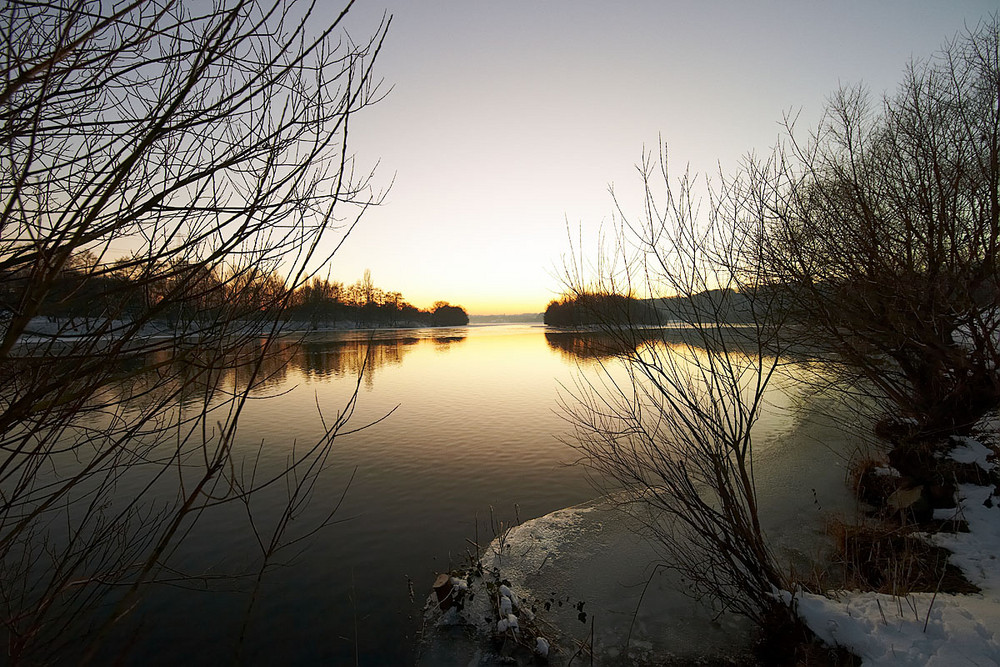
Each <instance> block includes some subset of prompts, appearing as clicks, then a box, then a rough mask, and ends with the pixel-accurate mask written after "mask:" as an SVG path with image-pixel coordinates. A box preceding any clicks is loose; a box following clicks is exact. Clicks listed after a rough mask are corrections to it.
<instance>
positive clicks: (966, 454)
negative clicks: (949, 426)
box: [948, 436, 994, 472]
mask: <svg viewBox="0 0 1000 667" xmlns="http://www.w3.org/2000/svg"><path fill="white" fill-rule="evenodd" d="M951 439H952V441H954V442H957V443H958V446H957V447H955V448H954V449H953V450H951V452H950V453H949V454H948V456H949V458H951V459H952V460H953V461H958V462H959V463H975V464H976V465H978V466H979V467H980V468H982V469H983V470H985V471H986V472H989V471H990V470H992V469H993V467H994V464H993V463H991V462H990V461H988V460H987V458H988V457H990V456H992V454H993V451H992V450H991V449H990V448H989V447H986V446H985V445H983V444H982V443H980V442H979V441H977V440H974V439H973V438H968V437H965V436H952V438H951Z"/></svg>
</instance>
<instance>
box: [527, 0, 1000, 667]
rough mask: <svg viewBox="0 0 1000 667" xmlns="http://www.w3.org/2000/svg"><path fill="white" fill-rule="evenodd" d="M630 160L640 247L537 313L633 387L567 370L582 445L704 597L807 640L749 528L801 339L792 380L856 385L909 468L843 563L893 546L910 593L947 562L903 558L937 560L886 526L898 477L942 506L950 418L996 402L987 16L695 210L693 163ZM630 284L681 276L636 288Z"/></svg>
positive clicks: (795, 656)
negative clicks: (679, 166)
mask: <svg viewBox="0 0 1000 667" xmlns="http://www.w3.org/2000/svg"><path fill="white" fill-rule="evenodd" d="M657 167H658V169H657ZM642 173H643V174H644V185H645V192H646V197H647V199H646V201H645V202H644V205H643V206H642V209H641V210H642V211H643V213H642V214H641V215H640V216H639V217H638V218H633V217H632V216H630V215H629V212H628V210H626V209H625V207H623V206H622V205H621V204H620V203H618V202H616V205H617V213H618V217H619V219H620V221H621V224H620V225H619V227H618V229H619V230H621V233H622V235H623V237H622V238H617V239H615V240H614V243H613V247H614V248H623V247H628V248H639V249H640V250H641V251H642V253H641V256H640V257H638V258H637V259H635V261H634V262H633V263H632V264H629V265H627V266H624V267H623V266H622V265H621V261H620V257H619V262H617V263H616V262H615V261H614V259H613V258H614V257H615V252H614V251H613V250H612V251H610V252H609V253H608V254H607V255H605V256H604V258H603V260H604V261H597V262H593V263H592V265H593V266H605V267H608V270H607V272H606V273H603V274H599V275H589V274H588V275H585V274H584V269H583V267H582V266H574V265H570V266H568V267H567V270H566V296H565V297H564V298H562V299H561V300H559V301H555V302H553V303H551V304H550V305H549V308H548V310H547V311H546V320H545V321H546V323H547V324H552V325H556V326H587V327H589V328H591V329H597V330H599V331H600V332H601V334H602V336H603V337H604V338H605V339H609V338H610V339H613V340H614V341H616V342H614V343H613V344H605V345H603V347H602V353H604V354H607V353H608V351H610V353H611V354H613V355H614V356H616V357H617V358H618V359H619V360H620V362H621V363H622V364H623V365H624V366H625V367H626V368H627V370H628V371H629V375H628V378H629V379H630V380H631V384H632V386H631V387H628V386H625V387H622V386H621V385H620V384H616V380H615V379H613V378H609V379H606V380H605V381H604V382H600V381H595V382H592V383H589V384H587V383H584V384H583V386H581V387H580V388H579V389H578V390H577V391H576V396H575V398H576V401H575V402H571V403H570V404H569V405H570V407H569V410H570V416H571V418H572V419H573V420H574V422H575V424H576V434H575V439H574V444H575V446H576V447H577V449H578V450H579V451H580V453H581V455H582V456H583V459H584V461H585V462H586V463H587V464H588V465H589V466H591V467H592V468H593V469H595V470H597V471H599V472H600V474H601V476H602V478H603V479H605V480H607V482H608V485H609V487H610V488H611V489H615V490H619V491H620V490H621V489H624V490H625V493H624V497H625V499H626V507H630V506H631V507H635V506H643V507H652V508H653V509H654V510H655V511H656V512H657V513H658V514H657V516H658V517H659V518H658V519H657V520H656V521H655V522H654V523H653V525H651V526H650V527H651V529H652V534H653V535H655V536H656V539H657V540H658V542H659V543H660V544H661V546H662V548H663V550H664V552H665V553H666V554H667V555H668V558H667V563H669V565H670V566H671V567H675V568H677V569H679V570H680V571H681V572H682V573H683V575H684V576H685V579H686V580H688V581H690V583H691V591H692V593H693V594H694V595H696V596H698V597H700V598H702V599H705V600H707V601H708V602H710V603H712V604H714V605H715V606H716V607H717V608H718V609H720V610H722V609H725V610H728V611H735V612H737V613H739V614H742V615H744V616H746V617H748V618H750V619H752V620H753V621H754V622H755V623H757V624H758V626H759V627H760V628H762V630H763V631H764V633H765V636H767V635H770V636H771V637H772V641H770V642H766V643H765V644H763V645H762V646H765V647H767V651H768V653H767V654H766V657H765V660H767V661H768V662H772V661H789V662H794V661H796V660H809V659H810V658H809V656H810V655H813V654H811V653H809V650H808V649H807V648H805V646H806V645H808V644H809V641H808V638H809V636H810V633H809V632H808V630H807V629H806V628H804V626H803V625H802V624H801V622H800V621H799V620H798V618H797V617H796V615H795V613H794V611H793V609H791V608H789V607H786V606H785V605H783V604H781V603H779V602H778V601H777V600H776V599H775V597H773V596H772V591H774V590H785V591H792V590H795V587H796V585H797V584H799V583H801V582H797V581H796V580H795V578H794V577H793V576H792V575H791V574H790V571H789V569H788V568H787V567H786V566H785V565H784V564H783V563H781V562H780V561H779V559H778V558H777V557H776V555H775V554H774V553H773V552H772V550H771V548H770V545H769V544H768V541H767V539H766V536H765V535H764V534H763V532H762V530H761V527H760V520H759V509H758V504H757V496H756V491H755V487H754V476H753V461H754V455H753V438H752V427H753V424H754V423H755V421H756V419H757V417H758V416H759V414H760V409H761V407H762V402H763V400H764V393H765V390H766V388H767V386H768V383H769V382H771V381H772V379H773V378H774V377H776V376H778V375H780V374H782V373H783V372H784V366H783V364H782V362H781V359H782V358H783V357H784V356H785V355H786V354H788V353H789V352H790V351H793V350H794V351H795V352H796V355H797V359H796V360H797V361H798V362H799V363H798V364H797V365H796V367H795V376H794V377H793V378H791V379H793V380H794V381H795V382H797V383H799V385H800V386H804V387H805V388H807V389H808V390H810V391H815V392H821V393H824V394H826V395H828V396H831V397H834V398H837V399H839V400H840V401H841V402H843V403H844V404H846V405H850V406H853V407H854V408H855V409H856V410H857V415H858V418H859V422H861V423H867V424H868V425H869V432H870V433H871V434H872V437H871V438H870V440H871V441H872V442H873V443H874V442H875V438H874V432H875V431H876V430H877V431H878V432H879V433H880V435H882V436H883V437H884V438H886V439H885V440H883V443H884V444H883V447H884V448H887V449H888V452H887V457H888V461H889V462H891V463H892V465H893V466H894V468H895V469H896V470H898V471H900V472H901V476H900V480H902V481H897V482H893V484H894V485H893V486H891V487H889V488H888V489H887V490H886V489H883V490H882V491H881V492H876V491H872V489H871V486H872V484H871V480H866V481H865V482H864V483H863V484H861V486H860V487H859V488H863V489H864V493H866V494H868V493H871V494H874V495H875V496H879V495H881V498H882V501H881V505H883V506H884V505H885V504H886V502H887V497H889V496H892V494H893V493H895V492H896V491H900V494H897V495H896V496H893V501H892V503H890V504H891V505H893V507H894V508H895V509H896V510H897V511H896V512H895V514H894V515H893V518H892V520H893V521H896V522H897V524H895V526H894V527H893V526H892V525H890V527H889V528H887V530H886V531H885V533H886V534H889V533H892V534H894V535H895V537H894V538H893V539H877V540H875V541H872V539H870V538H871V536H870V535H869V536H862V535H860V534H859V533H858V532H857V531H854V530H852V529H845V531H844V537H843V539H842V540H841V543H842V546H844V553H845V554H848V555H845V556H844V557H843V560H844V562H845V563H847V562H849V561H852V560H853V561H857V560H858V559H857V554H859V553H867V554H869V556H870V558H869V560H870V561H871V563H870V564H869V565H870V567H869V566H868V565H866V566H865V567H867V568H868V570H867V572H860V570H859V571H857V572H855V574H854V575H852V577H854V580H855V581H857V582H859V583H860V584H861V585H870V586H872V587H873V588H876V589H879V590H882V589H884V587H885V583H884V581H883V580H882V579H880V577H881V576H882V575H879V574H877V572H876V571H877V570H878V569H879V567H883V566H884V565H885V564H889V566H891V567H895V568H896V571H895V572H896V574H895V575H894V576H895V579H894V580H893V581H894V585H897V586H898V589H899V590H903V589H906V590H927V588H926V586H928V585H929V582H931V581H932V580H933V581H934V582H935V583H936V584H937V585H940V582H943V581H945V580H947V576H948V575H947V572H946V570H944V569H941V568H939V569H932V570H930V571H929V572H928V571H927V570H925V569H922V568H917V567H909V565H912V564H914V563H918V562H920V563H925V562H927V561H934V562H936V563H942V564H943V563H944V559H943V556H942V554H940V553H938V552H937V551H936V550H930V551H928V550H926V549H924V550H923V551H917V550H916V549H915V548H913V546H912V544H913V543H912V540H910V539H909V538H908V537H906V535H908V534H909V533H908V531H907V530H903V531H902V532H900V531H899V530H895V529H899V528H900V524H898V521H900V520H901V519H900V513H899V511H898V509H899V506H900V503H901V500H900V498H901V497H902V495H904V492H905V493H908V494H909V495H908V496H906V497H908V498H910V499H911V500H912V501H913V502H912V503H909V504H907V505H906V510H905V511H904V512H903V513H902V515H903V517H904V519H905V520H906V521H908V522H909V523H907V524H906V525H908V526H911V527H912V526H918V527H920V528H921V529H926V528H928V527H929V524H928V523H927V521H926V519H927V516H928V512H929V511H930V509H932V508H934V507H941V506H942V504H945V505H944V506H947V503H951V504H952V505H951V506H954V502H955V500H954V488H955V487H954V484H955V481H954V480H956V479H957V480H963V479H968V477H967V475H966V473H967V472H968V471H964V472H962V471H958V470H955V469H953V468H954V467H953V466H951V467H949V466H948V465H945V464H943V463H942V457H943V456H944V454H945V453H946V452H947V451H948V449H949V448H950V447H951V446H952V443H950V442H949V436H951V435H955V434H965V433H969V432H970V430H971V429H972V428H973V427H974V425H975V424H976V423H977V422H978V421H979V420H980V419H981V418H982V417H984V416H985V415H987V414H988V413H990V412H991V411H994V410H996V409H997V408H998V405H1000V335H998V334H1000V275H998V269H1000V264H998V260H1000V195H998V192H1000V21H998V19H997V17H992V18H990V19H989V20H988V21H986V22H985V23H984V24H982V25H980V26H978V27H976V28H974V29H972V30H970V32H968V33H967V34H965V35H962V36H961V37H959V38H958V39H956V40H955V41H954V42H952V43H949V44H948V45H947V46H946V47H945V48H944V49H943V50H942V51H941V52H940V53H939V54H938V55H937V56H936V57H935V58H933V59H932V60H930V61H927V62H922V63H913V64H911V65H910V66H909V67H908V68H907V69H906V71H905V74H904V79H903V81H902V83H901V84H900V86H899V88H898V89H897V90H896V91H895V92H894V93H892V94H890V95H887V96H886V97H885V98H884V99H882V100H879V101H877V102H873V101H872V100H871V99H870V98H869V95H868V94H867V92H866V91H865V90H864V89H863V88H862V87H851V88H844V89H842V90H840V91H837V92H836V93H835V94H834V95H833V96H832V97H831V98H830V101H829V103H828V107H827V109H826V113H825V115H824V117H823V120H822V122H821V123H820V125H819V126H818V127H817V128H814V129H812V130H811V131H810V132H809V133H808V134H804V133H802V132H800V131H797V129H796V128H795V127H794V126H793V125H792V124H791V123H787V124H786V132H785V135H784V136H783V137H782V140H781V142H780V144H779V147H778V148H777V149H775V151H774V153H773V154H771V155H768V156H764V157H762V158H760V157H749V158H747V159H746V160H745V162H744V166H743V167H742V169H741V170H740V171H739V172H738V173H736V174H733V175H725V174H724V175H722V176H721V177H720V178H721V180H720V181H719V182H717V184H716V185H715V186H714V189H713V190H712V192H711V197H710V201H711V202H712V206H711V207H710V210H709V213H708V215H707V216H700V217H699V215H698V213H697V210H696V205H695V204H694V202H696V201H697V200H698V194H697V193H696V192H695V191H694V189H693V182H694V180H693V179H692V178H690V177H689V176H688V175H684V176H683V177H682V178H680V179H679V180H677V181H676V182H675V181H673V180H672V179H671V178H670V177H669V175H668V173H667V170H666V156H665V153H664V154H661V155H660V159H659V162H658V163H657V161H656V160H655V157H653V158H651V157H649V156H646V158H645V160H644V162H643V164H642ZM657 192H664V193H665V195H664V197H663V198H662V199H660V198H658V197H657V195H655V194H654V193H657ZM640 288H641V291H643V292H644V293H646V294H654V295H655V294H662V293H667V294H670V295H671V297H670V298H669V299H660V298H655V299H642V300H640V299H636V298H632V297H631V296H625V295H631V294H635V293H636V291H639V290H640ZM651 324H655V325H657V326H660V327H674V328H675V329H676V327H677V326H678V325H681V326H683V327H685V328H686V329H687V331H688V332H689V333H688V334H687V335H688V339H687V342H685V341H684V340H681V341H678V340H676V338H671V337H665V338H664V339H663V340H662V342H661V344H650V341H649V336H650V333H649V329H650V326H649V325H651ZM670 336H673V335H672V334H670ZM734 340H739V341H740V343H739V344H738V345H734V344H733V341H734ZM803 343H804V344H805V345H803ZM803 348H804V349H803ZM982 481H983V480H980V482H982ZM986 481H987V482H989V481H990V480H986ZM992 481H993V482H995V481H996V480H992ZM629 503H632V504H631V505H629ZM915 512H916V513H917V516H914V513H915ZM912 530H913V528H911V529H909V531H912ZM859 545H860V547H859ZM907 551H910V552H912V553H913V555H914V557H912V558H910V559H909V560H907V558H905V557H904V554H905V552H907ZM850 554H854V555H850ZM878 554H881V555H878ZM879 562H881V563H882V565H879V564H878V563H879ZM901 567H902V568H903V569H900V568H901ZM862 569H863V568H862ZM904 572H909V573H912V574H913V575H914V579H913V580H912V581H903V580H902V579H903V578H905V575H904V574H903V573H904ZM932 590H938V589H932ZM954 590H956V591H959V590H962V584H961V583H954ZM775 633H777V635H778V636H780V637H783V638H785V639H795V638H797V639H798V641H778V642H775V641H773V637H774V636H776V634H775ZM781 647H784V648H783V649H781ZM776 648H777V649H781V650H780V651H779V654H776V653H775V652H774V651H775V649H776ZM803 651H804V652H803ZM827 658H829V659H834V660H846V661H850V660H852V658H851V657H850V656H847V655H844V654H836V653H832V654H830V655H828V656H826V658H824V659H827Z"/></svg>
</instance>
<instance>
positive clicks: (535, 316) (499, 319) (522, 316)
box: [469, 313, 543, 324]
mask: <svg viewBox="0 0 1000 667" xmlns="http://www.w3.org/2000/svg"><path fill="white" fill-rule="evenodd" d="M542 317H543V314H542V313H518V314H516V315H470V316H469V321H470V322H471V323H473V324H516V323H520V322H541V321H542Z"/></svg>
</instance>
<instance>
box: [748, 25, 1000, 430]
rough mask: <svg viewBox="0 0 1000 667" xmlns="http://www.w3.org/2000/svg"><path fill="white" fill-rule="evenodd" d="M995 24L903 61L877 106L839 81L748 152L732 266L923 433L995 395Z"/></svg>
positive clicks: (998, 111) (842, 370)
mask: <svg viewBox="0 0 1000 667" xmlns="http://www.w3.org/2000/svg"><path fill="white" fill-rule="evenodd" d="M998 153H1000V23H998V19H997V18H995V17H994V18H993V19H992V20H991V21H990V22H988V23H986V24H984V25H982V26H980V27H979V28H978V29H977V30H975V31H973V32H971V33H970V34H967V35H964V36H962V37H960V38H959V39H957V40H955V41H954V42H953V43H951V44H949V45H948V46H947V47H946V48H945V49H944V50H943V51H942V52H941V53H940V54H939V55H938V56H937V57H935V58H933V59H931V60H930V61H928V62H922V63H913V64H911V65H910V66H909V67H908V68H907V70H906V73H905V78H904V80H903V82H902V84H901V85H900V86H899V88H898V90H897V91H896V92H895V93H894V94H892V95H888V96H886V97H885V98H884V99H883V100H882V103H881V105H873V104H872V103H870V101H869V99H868V96H867V95H866V94H865V92H864V91H863V89H861V88H858V87H855V88H846V89H843V90H840V91H839V92H838V93H837V94H836V95H834V96H833V97H832V99H831V100H830V102H829V106H828V109H827V114H826V117H825V119H824V121H823V123H822V124H821V125H820V127H819V128H818V130H817V131H816V132H815V133H813V134H812V135H811V136H810V137H809V138H808V140H799V139H798V138H797V136H796V134H795V132H794V131H793V128H792V127H789V133H788V139H787V141H786V143H785V145H784V146H782V147H780V148H779V149H778V150H777V151H776V152H775V153H774V154H773V155H772V156H771V157H770V159H768V160H751V161H749V164H748V167H747V170H746V172H745V173H744V174H743V175H742V180H741V181H740V182H739V183H737V184H735V185H734V189H736V190H738V197H739V198H738V200H737V204H738V205H737V206H735V207H734V209H733V210H732V215H731V220H730V222H731V223H732V225H733V226H734V228H735V230H736V238H738V239H741V240H742V241H743V242H744V243H745V244H746V245H747V246H748V247H751V248H754V249H755V251H756V254H757V256H756V257H749V258H748V259H752V262H749V263H744V265H743V266H742V267H740V269H742V270H748V271H755V272H757V273H758V275H759V276H760V279H761V280H762V281H763V282H765V283H767V284H769V285H772V286H773V287H774V288H775V289H778V290H780V291H782V292H783V296H784V298H785V300H786V305H787V307H788V308H789V310H790V314H791V315H792V316H794V319H795V321H796V324H797V327H798V328H797V329H796V330H795V335H799V336H805V337H807V338H808V339H809V340H810V341H811V342H813V343H814V344H815V345H817V346H818V347H819V348H820V349H822V350H824V351H826V352H828V353H830V354H831V356H830V357H829V358H828V360H827V361H828V362H833V363H828V367H829V368H831V369H833V370H835V371H836V372H837V373H838V374H840V375H841V376H842V377H843V378H844V379H846V380H848V381H850V382H853V381H856V380H862V381H864V382H865V383H867V384H868V385H869V386H872V387H874V392H873V394H874V395H877V396H879V397H882V398H885V399H887V401H888V404H889V405H890V406H892V408H891V409H894V410H895V411H897V413H901V414H902V415H904V416H908V417H914V418H916V419H918V420H919V421H920V422H921V424H922V426H923V427H924V429H925V430H926V431H928V432H931V433H941V432H953V431H954V430H955V429H958V430H961V429H964V428H968V427H969V426H970V425H971V424H972V423H974V422H975V421H976V420H977V419H978V418H979V417H981V416H982V415H983V414H984V412H986V411H987V410H989V409H991V408H994V407H996V405H997V404H998V401H1000V377H998V374H997V368H998V362H1000V347H998V343H1000V339H998V335H997V334H998V326H1000V308H998V306H1000V289H998V288H1000V284H998V273H997V268H998V264H997V251H998V246H997V243H998V235H1000V224H998V220H1000V204H998V182H1000V162H998Z"/></svg>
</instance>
